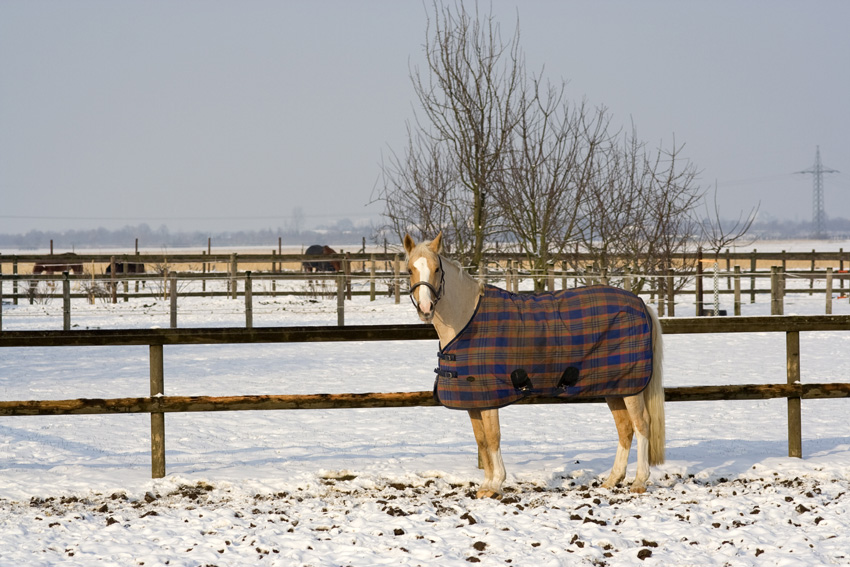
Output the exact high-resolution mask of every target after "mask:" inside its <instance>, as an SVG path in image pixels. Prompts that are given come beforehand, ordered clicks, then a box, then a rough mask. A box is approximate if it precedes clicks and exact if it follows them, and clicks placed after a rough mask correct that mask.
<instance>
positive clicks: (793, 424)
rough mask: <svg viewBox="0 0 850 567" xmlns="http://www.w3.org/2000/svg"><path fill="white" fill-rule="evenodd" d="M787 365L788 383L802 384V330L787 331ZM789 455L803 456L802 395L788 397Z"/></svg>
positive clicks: (790, 384)
mask: <svg viewBox="0 0 850 567" xmlns="http://www.w3.org/2000/svg"><path fill="white" fill-rule="evenodd" d="M785 353H786V359H787V362H786V365H787V368H788V385H789V386H798V387H799V386H800V332H799V331H788V332H786V333H785ZM788 456H789V457H797V458H802V456H803V432H802V418H801V412H800V396H794V397H791V396H789V397H788Z"/></svg>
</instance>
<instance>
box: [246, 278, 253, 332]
mask: <svg viewBox="0 0 850 567" xmlns="http://www.w3.org/2000/svg"><path fill="white" fill-rule="evenodd" d="M253 287H254V282H253V280H252V279H251V271H250V270H248V271H247V272H245V328H247V329H253V328H254V289H253Z"/></svg>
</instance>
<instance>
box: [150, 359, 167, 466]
mask: <svg viewBox="0 0 850 567" xmlns="http://www.w3.org/2000/svg"><path fill="white" fill-rule="evenodd" d="M150 364H151V371H150V377H151V398H156V397H157V396H162V395H165V376H164V375H165V372H164V365H163V357H162V345H150ZM164 476H165V414H164V413H163V412H161V411H160V412H155V411H152V412H151V478H162V477H164Z"/></svg>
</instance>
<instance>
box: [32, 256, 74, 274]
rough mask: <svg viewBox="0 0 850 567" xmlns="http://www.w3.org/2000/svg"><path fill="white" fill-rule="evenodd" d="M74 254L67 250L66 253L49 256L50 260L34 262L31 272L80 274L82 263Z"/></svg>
mask: <svg viewBox="0 0 850 567" xmlns="http://www.w3.org/2000/svg"><path fill="white" fill-rule="evenodd" d="M76 256H77V255H76V254H74V253H73V252H68V253H67V254H58V255H56V256H53V257H51V258H50V261H44V262H36V263H35V264H34V265H33V267H32V273H33V275H39V274H48V275H52V274H57V273H58V274H61V273H62V272H73V273H74V274H82V273H83V264H82V262H80V261H78V260H77V259H76Z"/></svg>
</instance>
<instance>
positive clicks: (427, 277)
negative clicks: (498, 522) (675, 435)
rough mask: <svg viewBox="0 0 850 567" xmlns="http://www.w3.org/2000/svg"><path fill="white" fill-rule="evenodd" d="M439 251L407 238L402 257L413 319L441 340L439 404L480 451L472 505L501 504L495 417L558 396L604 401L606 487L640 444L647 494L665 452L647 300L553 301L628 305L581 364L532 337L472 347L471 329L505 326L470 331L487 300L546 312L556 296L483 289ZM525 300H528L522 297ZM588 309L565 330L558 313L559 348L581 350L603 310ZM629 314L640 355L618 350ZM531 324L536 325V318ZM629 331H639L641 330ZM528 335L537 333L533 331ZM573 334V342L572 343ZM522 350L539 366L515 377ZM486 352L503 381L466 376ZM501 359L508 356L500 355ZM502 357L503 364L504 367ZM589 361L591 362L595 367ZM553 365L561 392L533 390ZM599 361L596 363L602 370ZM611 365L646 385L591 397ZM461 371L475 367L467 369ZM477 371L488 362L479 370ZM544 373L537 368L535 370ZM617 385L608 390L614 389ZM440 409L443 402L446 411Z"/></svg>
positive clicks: (578, 293)
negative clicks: (631, 367) (612, 434)
mask: <svg viewBox="0 0 850 567" xmlns="http://www.w3.org/2000/svg"><path fill="white" fill-rule="evenodd" d="M441 243H442V233H440V234H438V235H437V237H436V238H434V240H432V241H430V242H428V241H426V242H422V243H419V244H416V243H415V242H414V240H413V239H412V238H411V237H410V235H405V237H404V249H405V251H406V256H407V257H406V260H407V268H408V272H409V273H410V298H411V300H412V302H413V304H414V305H415V307H416V311H417V314H418V315H419V319H420V320H421V321H423V322H425V323H431V324H433V326H434V328H435V329H436V331H437V335H438V337H439V340H440V353H439V354H438V362H439V365H440V368H438V369H437V370H436V371H437V382H436V383H435V389H434V391H435V396H437V398H438V401H439V402H441V403H443V405H447V406H448V407H453V408H455V409H466V410H467V411H468V413H469V417H470V420H471V422H472V429H473V432H474V435H475V439H476V442H477V445H478V453H479V463H480V466H481V468H483V469H484V482H483V483H482V484H481V485H480V487H479V489H478V491H477V492H476V496H477V497H478V498H501V495H502V485H503V484H504V481H505V477H506V473H505V466H504V463H503V461H502V454H501V449H500V442H501V431H500V427H499V408H500V407H504V406H505V405H507V404H509V403H512V402H513V401H516V400H518V399H521V398H522V397H525V396H526V395H559V396H562V397H563V396H569V395H572V394H575V393H579V394H580V395H584V396H586V397H604V398H605V401H606V402H607V404H608V407H609V409H610V410H611V413H612V415H613V417H614V423H615V425H616V428H617V434H618V444H617V451H616V455H615V457H614V464H613V467H612V469H611V472H610V473H609V474H608V477H607V479H606V480H605V481H604V482H603V484H602V486H603V487H604V488H607V489H613V488H614V487H616V486H617V485H618V484H619V483H620V482H621V481H623V480H624V479H625V476H626V467H627V464H628V460H629V452H630V451H631V446H632V439H633V437H637V473H636V476H635V479H634V481H633V482H632V484H631V487H630V490H631V492H633V493H638V494H639V493H644V492H646V484H647V481H648V480H649V474H650V466H654V465H659V464H662V463H663V462H664V450H665V447H664V446H665V423H664V386H663V383H662V382H663V379H662V341H661V326H660V324H659V321H658V316H657V315H656V314H655V312H654V311H653V310H652V309H651V308H650V307H648V306H646V305H644V303H643V301H642V300H641V299H640V298H638V297H637V296H635V295H633V294H631V293H630V292H626V291H624V290H620V289H618V288H614V287H609V286H591V287H588V288H576V290H563V292H559V293H562V294H569V295H570V297H572V298H573V301H575V299H574V298H576V297H578V298H580V300H581V301H585V299H584V298H585V296H588V297H590V296H593V295H596V294H602V295H604V296H611V297H615V298H618V299H616V301H622V302H623V303H625V304H628V306H627V307H626V306H624V307H617V306H616V305H615V306H614V307H613V308H610V310H611V311H612V313H613V314H611V315H609V316H608V317H609V320H608V321H607V322H605V323H604V324H603V326H605V325H607V326H608V327H607V328H608V331H603V332H602V333H601V335H606V333H607V336H608V337H609V339H606V340H612V342H610V343H606V346H605V347H603V348H602V349H600V348H596V349H595V351H594V348H595V347H590V351H593V352H590V353H588V352H585V353H584V354H583V355H581V356H583V357H584V358H583V359H582V360H580V361H578V362H564V357H563V354H564V352H565V351H566V350H569V349H571V348H572V346H568V347H564V348H561V347H552V346H551V345H552V343H550V344H548V345H545V344H544V345H543V346H541V343H540V342H539V341H540V340H542V339H540V337H537V336H534V337H532V339H531V341H530V342H529V341H528V340H526V343H524V346H522V345H519V346H518V345H517V344H513V343H511V342H510V341H509V339H504V338H500V337H493V336H487V337H485V338H483V339H480V340H479V339H475V340H471V341H469V340H465V338H468V332H469V329H470V327H471V326H475V328H476V329H478V330H481V329H479V328H481V327H482V326H483V331H482V332H484V333H487V332H489V331H488V329H487V327H488V326H489V327H492V326H494V325H495V326H498V325H499V324H500V323H499V320H500V319H503V318H504V317H506V316H505V315H503V314H499V313H493V314H491V316H490V318H489V319H487V320H485V321H482V322H481V323H476V322H475V321H476V320H477V319H478V318H479V311H480V310H482V309H483V310H484V311H485V312H486V311H487V310H488V309H490V308H489V307H486V306H487V305H490V303H489V302H490V301H491V300H490V299H488V298H489V297H490V296H504V297H507V300H506V301H508V302H511V301H513V300H518V301H519V302H520V303H528V302H531V303H534V304H535V305H538V306H543V305H545V304H546V302H547V301H548V298H547V297H546V296H553V295H554V294H547V293H542V294H521V295H514V294H510V293H509V292H506V291H504V290H500V289H499V288H496V287H494V286H489V285H487V286H485V285H481V284H479V283H478V282H477V281H476V280H475V279H474V278H473V277H472V276H470V275H469V274H467V273H466V272H465V271H464V270H463V268H462V267H461V266H460V265H459V264H457V263H455V262H453V261H451V260H449V259H447V258H445V257H443V256H442V246H441ZM521 296H524V298H523V297H521ZM485 301H486V302H487V303H485ZM494 301H498V300H494ZM588 301H590V303H591V305H590V307H589V308H585V307H581V308H580V309H577V310H575V311H573V312H572V313H577V314H578V315H579V316H578V317H576V318H575V319H573V320H570V319H569V318H568V319H567V320H565V321H563V322H562V317H563V316H564V313H567V314H568V315H569V314H570V313H571V312H569V311H568V312H564V311H561V312H560V313H558V314H556V315H555V318H556V319H557V325H556V327H557V329H558V330H560V331H561V334H562V335H563V334H564V333H563V331H564V330H565V328H566V329H567V330H568V331H569V332H568V333H566V338H563V339H558V340H561V344H568V345H569V343H570V342H572V343H580V342H582V340H584V339H583V337H582V336H580V334H581V327H582V326H583V325H594V324H595V323H594V322H593V321H592V320H588V314H590V313H591V312H594V313H595V312H597V311H602V310H603V309H600V308H599V305H598V302H599V300H598V299H594V298H592V297H591V299H589V300H588ZM594 302H596V303H594ZM636 306H637V307H636ZM603 307H604V306H603ZM627 311H628V314H629V315H628V316H629V317H636V319H635V321H636V322H642V324H641V326H640V329H641V330H642V333H637V332H635V333H633V338H635V340H639V341H641V344H642V345H644V346H642V347H641V348H639V349H637V350H634V351H630V350H626V347H630V346H633V345H632V343H625V342H622V343H619V344H618V341H619V340H620V339H621V338H622V337H621V336H620V335H621V334H629V333H630V332H631V331H629V329H628V327H630V326H632V324H628V325H624V323H623V321H625V318H626V315H627ZM641 311H642V313H641ZM535 316H539V313H538V314H536V315H535ZM595 316H596V315H594V317H595ZM523 317H526V316H524V315H522V314H520V315H519V318H518V319H517V320H516V321H515V322H514V323H513V331H514V332H518V333H521V334H522V333H525V332H526V331H528V328H527V327H529V326H533V324H532V323H530V322H528V319H524V318H523ZM528 318H529V319H530V318H531V317H528ZM618 321H619V323H618ZM617 325H619V327H617ZM634 326H635V327H637V324H635V325H634ZM611 331H613V332H611ZM476 332H478V331H476ZM531 332H532V334H533V333H535V332H537V331H531ZM570 332H572V333H574V334H573V335H570ZM601 335H600V336H601ZM456 339H457V340H456ZM629 340H631V339H629ZM464 342H466V344H467V346H468V347H469V350H470V351H469V352H466V353H462V352H459V348H460V345H461V344H462V343H464ZM523 348H525V349H526V350H529V349H530V350H535V351H537V353H536V354H537V356H538V358H537V359H536V362H533V363H531V365H530V366H528V368H530V371H527V370H526V369H525V368H516V369H514V370H513V372H511V364H510V362H511V361H510V360H508V359H510V357H512V356H514V354H513V353H514V350H512V349H519V350H522V349H523ZM605 348H607V349H608V352H606V353H605V356H606V357H608V356H611V357H612V358H610V359H605V360H601V359H600V357H599V352H601V351H603V350H605ZM541 349H542V352H541ZM485 351H494V352H496V356H502V358H501V362H500V363H501V364H502V368H499V367H498V365H497V366H495V367H493V368H496V370H490V372H495V373H500V372H501V375H499V376H489V375H488V376H483V377H482V376H481V375H480V374H478V372H479V371H480V372H484V373H486V372H487V370H486V368H488V367H486V366H481V367H478V368H477V370H473V371H470V370H469V368H472V367H474V365H475V364H477V363H478V362H480V361H479V359H483V358H484V355H485V354H486V353H485ZM505 352H507V353H509V354H507V355H503V354H500V353H505ZM612 355H613V356H612ZM464 356H466V358H467V362H466V363H462V362H460V359H461V358H464ZM506 356H507V358H505V357H506ZM541 357H542V358H541ZM594 357H596V359H595V360H594V361H591V359H593V358H594ZM543 359H545V363H544V364H543V365H542V366H541V364H540V361H541V360H543ZM556 360H557V361H561V362H559V363H558V364H561V365H562V366H563V365H566V368H565V369H563V374H562V375H560V376H558V375H557V374H556V375H555V376H554V378H553V380H557V382H558V383H557V386H555V385H553V386H552V387H551V388H550V389H549V390H547V391H543V390H541V389H539V388H538V389H535V388H534V383H537V384H540V382H541V380H544V379H548V378H547V375H545V370H546V369H545V368H543V366H546V365H547V364H550V362H551V361H556ZM600 360H601V364H598V363H600ZM612 360H614V361H617V362H618V363H619V362H622V361H632V362H634V361H637V362H635V363H634V364H636V365H637V366H635V368H637V367H638V366H639V367H640V369H641V372H639V373H638V374H641V375H642V376H643V378H642V384H643V385H642V386H641V384H640V383H638V382H640V381H638V382H635V381H634V380H633V379H634V378H635V375H634V374H633V373H629V374H624V376H623V379H626V378H628V379H629V381H630V386H631V389H630V390H623V391H624V392H626V393H625V394H622V393H616V394H608V395H605V391H606V390H605V389H604V388H603V389H600V388H596V389H595V390H594V389H593V388H594V386H593V385H592V384H593V381H594V380H596V379H597V378H599V377H600V376H601V375H602V374H604V373H605V372H607V371H606V370H605V368H606V367H605V366H604V365H605V364H608V363H609V362H610V361H612ZM632 362H628V364H632ZM463 364H468V365H472V366H469V367H464V366H463ZM482 364H484V363H483V362H482ZM523 364H526V363H523ZM453 365H454V366H453ZM526 365H527V364H526ZM541 368H543V369H542V370H541ZM453 369H454V370H453ZM561 370H562V368H561V367H560V366H559V367H558V368H557V372H558V373H560V371H561ZM584 370H588V372H584ZM467 372H470V373H471V372H475V373H476V375H469V376H467V375H466V373H467ZM508 372H510V377H508V376H507V373H508ZM615 374H616V373H615ZM608 380H609V385H610V382H617V381H618V380H620V378H618V377H617V376H616V375H613V378H612V375H609V376H608ZM603 381H604V380H603ZM484 382H491V383H496V384H497V385H498V388H499V391H500V394H505V393H506V394H507V398H505V399H496V398H494V397H492V395H491V394H481V396H484V397H483V398H482V397H480V396H479V394H478V393H477V391H474V390H473V389H472V387H473V386H475V385H476V384H481V383H484ZM583 383H588V384H590V385H591V386H590V391H582V389H581V385H582V384H583ZM491 385H492V384H491ZM618 385H619V384H614V386H618ZM487 396H490V397H487ZM446 400H448V403H447V401H446Z"/></svg>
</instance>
